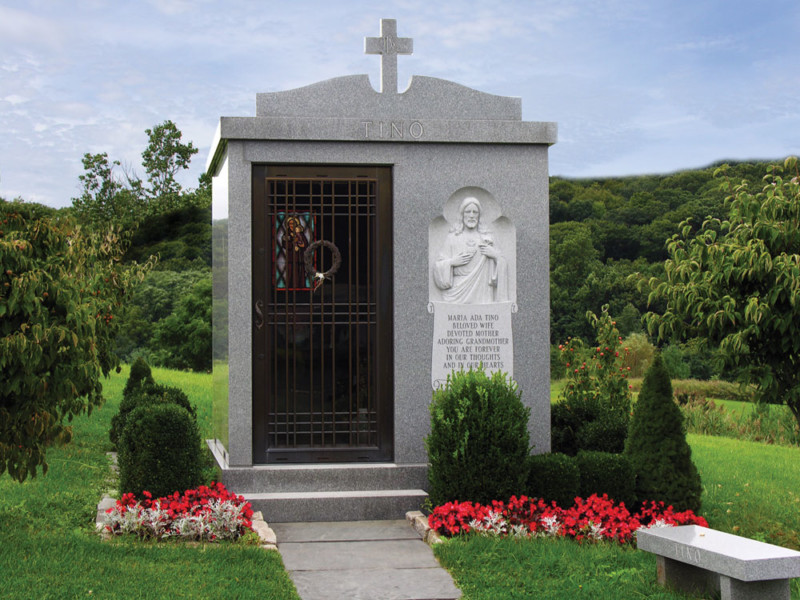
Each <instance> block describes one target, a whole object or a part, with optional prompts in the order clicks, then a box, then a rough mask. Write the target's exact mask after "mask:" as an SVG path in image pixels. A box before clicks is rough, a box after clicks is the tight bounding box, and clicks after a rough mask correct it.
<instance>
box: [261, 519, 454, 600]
mask: <svg viewBox="0 0 800 600" xmlns="http://www.w3.org/2000/svg"><path fill="white" fill-rule="evenodd" d="M270 526H271V527H272V529H273V530H274V531H275V535H276V536H277V538H278V550H279V551H280V553H281V556H282V557H283V563H284V565H285V566H286V569H287V570H288V571H289V576H290V577H291V578H292V581H294V584H295V586H296V587H297V591H298V593H299V594H300V597H301V598H302V599H303V600H338V599H342V600H412V599H413V600H423V599H424V600H450V599H455V598H460V597H461V591H460V590H459V589H458V588H457V587H456V586H455V585H454V584H453V579H452V578H451V577H450V574H449V573H448V572H447V571H445V570H444V569H443V568H441V567H440V566H439V563H438V562H437V561H436V558H434V556H433V551H432V550H431V549H430V548H429V547H428V545H427V544H426V543H425V542H423V541H422V539H420V536H419V535H418V534H417V532H416V531H414V529H413V528H412V527H411V526H410V525H409V523H408V522H407V521H349V522H331V523H273V524H271V525H270Z"/></svg>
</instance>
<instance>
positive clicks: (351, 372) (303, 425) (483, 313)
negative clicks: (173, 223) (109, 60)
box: [207, 19, 556, 522]
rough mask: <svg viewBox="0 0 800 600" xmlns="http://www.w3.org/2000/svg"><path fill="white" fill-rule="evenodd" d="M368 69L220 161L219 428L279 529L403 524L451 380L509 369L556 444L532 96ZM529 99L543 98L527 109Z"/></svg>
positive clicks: (275, 120) (230, 474) (543, 131)
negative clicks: (289, 524)
mask: <svg viewBox="0 0 800 600" xmlns="http://www.w3.org/2000/svg"><path fill="white" fill-rule="evenodd" d="M412 46H413V44H412V40H411V39H410V38H405V37H398V35H397V29H396V23H395V21H394V20H389V19H384V20H382V21H381V35H380V37H368V38H366V40H365V51H366V52H367V53H369V54H378V55H380V60H381V77H380V89H378V90H376V89H374V88H373V86H372V85H371V83H370V79H369V77H368V76H367V75H351V76H344V77H338V78H335V79H330V80H328V81H323V82H320V83H316V84H313V85H309V86H307V87H303V88H299V89H294V90H287V91H283V92H275V93H265V94H257V96H256V112H255V116H252V117H222V118H221V119H220V122H219V126H218V128H217V133H216V137H215V139H214V141H213V143H212V146H211V153H210V156H209V159H208V165H207V166H208V171H209V173H210V174H211V175H212V176H213V214H214V240H213V248H214V257H213V260H214V328H213V329H214V374H213V380H214V427H215V431H214V435H215V439H213V440H210V441H209V445H210V447H211V448H212V451H213V452H214V455H215V457H216V459H217V461H218V463H219V464H220V466H221V467H222V469H223V481H224V483H225V484H226V485H227V486H228V487H229V488H231V489H233V490H235V491H236V492H238V493H242V494H244V495H245V496H246V497H247V498H248V499H249V500H250V501H251V502H252V503H253V504H254V506H255V507H256V509H258V510H262V511H264V515H265V518H266V519H267V520H268V521H272V522H279V521H297V520H350V519H376V518H402V516H403V514H404V513H405V511H407V510H416V509H418V508H419V506H420V504H421V503H422V502H423V500H424V498H425V491H424V490H425V488H426V484H427V477H426V471H427V466H426V461H427V458H426V451H425V445H424V438H425V436H426V435H427V433H428V431H429V420H430V415H429V412H428V406H429V403H430V400H431V394H432V390H433V389H434V388H435V387H437V386H439V385H442V384H443V382H444V381H445V380H446V377H447V374H448V373H449V372H450V371H452V370H453V369H460V368H464V369H467V368H470V367H472V368H478V367H482V368H485V369H487V370H490V371H496V370H502V371H504V372H508V373H510V374H512V375H513V378H514V380H515V381H517V383H518V384H519V388H520V390H521V392H522V400H523V402H524V403H525V404H526V405H528V406H530V407H531V419H530V423H529V428H530V433H531V442H532V443H533V444H534V445H535V447H534V451H535V452H545V451H549V448H550V426H549V423H550V404H549V399H550V389H549V388H550V377H549V255H548V237H549V236H548V148H549V146H550V145H551V144H553V143H555V141H556V126H555V124H554V123H545V122H530V121H523V120H522V107H521V101H520V99H519V98H511V97H501V96H495V95H491V94H487V93H483V92H480V91H477V90H474V89H470V88H468V87H464V86H462V85H459V84H457V83H453V82H450V81H445V80H442V79H437V78H433V77H423V76H416V75H415V76H414V77H412V78H411V81H410V83H409V84H408V87H407V89H405V90H404V91H400V92H398V88H397V59H398V55H403V54H410V53H411V52H412V50H413V47H412ZM533 100H535V99H533Z"/></svg>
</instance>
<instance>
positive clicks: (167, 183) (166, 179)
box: [142, 120, 197, 210]
mask: <svg viewBox="0 0 800 600" xmlns="http://www.w3.org/2000/svg"><path fill="white" fill-rule="evenodd" d="M145 133H146V134H147V137H148V139H149V143H148V145H147V148H146V149H145V150H144V152H142V165H143V166H144V170H145V171H146V172H147V181H148V182H149V183H150V189H149V190H148V194H149V196H150V198H151V202H154V203H158V204H159V205H160V209H161V210H167V209H171V208H177V207H178V198H179V195H180V192H181V185H180V184H179V183H178V182H177V181H176V180H175V175H176V174H177V173H178V172H179V171H181V170H182V169H188V168H189V163H190V162H191V160H192V156H193V155H195V154H197V148H195V147H194V146H193V145H192V142H189V143H188V144H183V143H181V138H182V137H183V134H182V133H181V132H180V130H179V129H178V127H177V126H176V125H175V123H173V122H172V121H169V120H167V121H164V122H163V123H161V124H159V125H156V126H155V127H153V129H145Z"/></svg>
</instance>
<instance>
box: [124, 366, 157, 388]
mask: <svg viewBox="0 0 800 600" xmlns="http://www.w3.org/2000/svg"><path fill="white" fill-rule="evenodd" d="M153 384H155V381H154V380H153V373H152V372H151V371H150V365H148V364H147V362H146V361H145V360H144V359H143V358H141V357H139V358H137V359H136V360H135V361H134V362H133V364H132V365H131V374H130V375H129V376H128V381H126V382H125V389H123V390H122V395H123V397H124V396H129V395H130V394H131V393H133V392H134V391H135V390H139V389H141V388H142V387H144V386H146V385H153Z"/></svg>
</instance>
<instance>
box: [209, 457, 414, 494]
mask: <svg viewBox="0 0 800 600" xmlns="http://www.w3.org/2000/svg"><path fill="white" fill-rule="evenodd" d="M223 482H224V483H225V485H226V487H227V488H228V489H231V490H236V491H237V492H238V493H244V492H248V493H257V492H258V493H261V492H270V493H272V492H333V491H347V490H390V489H403V490H408V489H420V488H425V487H427V484H428V479H427V465H424V464H410V465H396V464H393V463H372V464H360V463H332V464H292V465H287V464H283V465H258V466H254V467H230V466H225V467H223Z"/></svg>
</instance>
